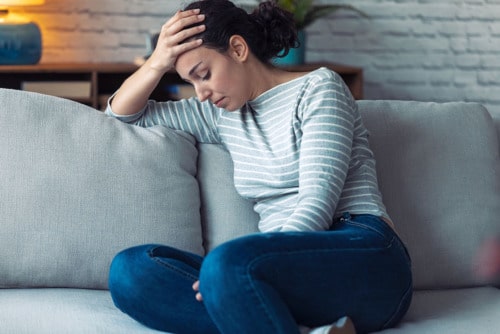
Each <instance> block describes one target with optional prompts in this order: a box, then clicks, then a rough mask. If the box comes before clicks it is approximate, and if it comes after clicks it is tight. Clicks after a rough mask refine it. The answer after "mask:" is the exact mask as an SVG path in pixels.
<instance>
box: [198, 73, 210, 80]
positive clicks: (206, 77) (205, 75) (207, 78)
mask: <svg viewBox="0 0 500 334" xmlns="http://www.w3.org/2000/svg"><path fill="white" fill-rule="evenodd" d="M210 76H211V73H210V71H207V72H206V73H205V74H204V75H201V76H200V77H201V80H203V81H207V80H209V79H210Z"/></svg>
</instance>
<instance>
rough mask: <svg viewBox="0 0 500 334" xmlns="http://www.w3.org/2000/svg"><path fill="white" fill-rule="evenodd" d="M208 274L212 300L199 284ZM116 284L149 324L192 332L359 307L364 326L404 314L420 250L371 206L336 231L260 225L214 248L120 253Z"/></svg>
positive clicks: (293, 323)
mask: <svg viewBox="0 0 500 334" xmlns="http://www.w3.org/2000/svg"><path fill="white" fill-rule="evenodd" d="M198 279H199V280H200V292H201V293H202V295H203V302H198V301H196V299H195V293H194V291H193V290H192V288H191V286H192V284H193V283H194V282H195V281H196V280H198ZM109 289H110V291H111V295H112V297H113V301H114V303H115V305H116V306H117V307H118V308H119V309H121V310H122V311H123V312H125V313H127V314H129V315H130V316H131V317H132V318H134V319H136V320H137V321H139V322H141V323H143V324H145V325H146V326H149V327H152V328H155V329H159V330H163V331H168V332H174V333H178V334H182V333H189V334H195V333H205V334H206V333H230V334H232V333H264V334H267V333H273V334H274V333H282V334H292V333H299V330H298V324H300V325H303V326H307V327H317V326H321V325H326V324H331V323H333V322H335V321H336V320H337V319H339V318H341V317H342V316H349V317H350V318H351V319H352V320H353V322H354V324H355V326H356V329H357V331H358V333H368V332H372V331H377V330H382V329H384V328H388V327H392V326H394V325H395V324H397V323H398V322H399V321H400V320H401V318H402V317H403V315H404V314H405V313H406V311H407V310H408V307H409V305H410V301H411V296H412V275H411V264H410V258H409V256H408V253H407V251H406V248H405V246H404V245H403V243H402V242H401V241H400V239H399V238H398V236H397V235H396V234H395V233H394V231H393V230H392V229H391V228H390V227H389V226H388V225H387V224H386V223H385V222H384V221H383V220H381V219H380V218H378V217H375V216H371V215H357V216H352V217H351V216H350V215H348V214H346V215H344V218H343V219H341V220H340V221H338V222H335V223H334V224H333V226H332V228H331V229H330V230H329V231H321V232H286V233H258V234H252V235H248V236H244V237H241V238H237V239H235V240H232V241H229V242H226V243H224V244H222V245H220V246H219V247H217V248H215V249H214V250H213V251H211V252H210V253H209V254H208V255H207V256H206V257H205V258H202V257H200V256H197V255H194V254H190V253H187V252H184V251H180V250H177V249H174V248H170V247H166V246H160V245H145V246H138V247H134V248H130V249H127V250H125V251H123V252H121V253H119V254H118V255H117V256H116V257H115V259H114V260H113V263H112V264H111V270H110V279H109Z"/></svg>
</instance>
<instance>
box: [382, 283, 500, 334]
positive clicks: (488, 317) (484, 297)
mask: <svg viewBox="0 0 500 334" xmlns="http://www.w3.org/2000/svg"><path fill="white" fill-rule="evenodd" d="M499 330H500V290H499V289H497V288H494V287H480V288H469V289H455V290H436V291H418V292H416V293H415V294H414V296H413V301H412V304H411V307H410V309H409V311H408V313H407V314H406V316H405V318H404V319H403V321H402V323H400V324H399V326H398V327H397V328H395V329H389V330H385V331H381V332H378V334H382V333H383V334H399V333H401V334H403V333H404V334H422V333H425V334H443V333H453V334H471V333H485V334H486V333H488V334H489V333H499Z"/></svg>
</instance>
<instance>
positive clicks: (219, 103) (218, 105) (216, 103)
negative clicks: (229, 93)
mask: <svg viewBox="0 0 500 334" xmlns="http://www.w3.org/2000/svg"><path fill="white" fill-rule="evenodd" d="M224 99H225V98H224V97H223V98H221V99H219V100H217V101H215V103H214V104H215V105H216V106H217V108H222V102H223V101H224Z"/></svg>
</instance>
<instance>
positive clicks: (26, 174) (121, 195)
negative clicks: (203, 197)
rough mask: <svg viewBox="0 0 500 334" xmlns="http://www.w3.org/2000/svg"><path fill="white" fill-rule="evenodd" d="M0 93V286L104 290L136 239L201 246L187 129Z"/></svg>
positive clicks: (35, 96) (196, 248)
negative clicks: (116, 259) (115, 262)
mask: <svg viewBox="0 0 500 334" xmlns="http://www.w3.org/2000/svg"><path fill="white" fill-rule="evenodd" d="M0 101H2V103H1V105H0V183H1V184H0V213H1V214H0V287H40V286H44V287H49V286H50V287H84V288H106V287H107V276H108V268H109V264H110V262H111V260H112V258H113V256H114V255H115V254H116V253H117V252H118V251H120V250H122V249H124V248H126V247H130V246H134V245H137V244H144V243H163V244H169V245H172V246H175V247H179V248H182V249H186V250H189V251H192V252H194V253H198V254H202V253H203V248H202V237H201V223H200V215H199V207H200V203H199V190H198V184H197V181H196V179H195V174H196V160H197V150H196V147H195V145H194V140H193V139H192V138H191V137H188V136H186V135H183V134H181V133H176V132H174V131H172V130H169V129H166V128H163V127H154V128H149V129H143V128H140V127H135V126H131V125H127V124H124V123H122V122H120V121H117V120H115V119H112V118H109V117H107V116H105V115H104V114H103V113H101V112H99V111H97V110H94V109H91V108H89V107H87V106H85V105H82V104H79V103H76V102H72V101H69V100H64V99H59V98H55V97H51V96H45V95H39V94H35V93H27V92H21V91H14V90H3V89H2V90H0Z"/></svg>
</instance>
